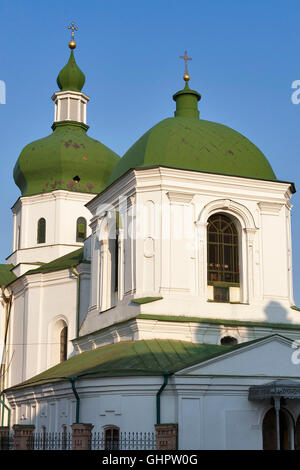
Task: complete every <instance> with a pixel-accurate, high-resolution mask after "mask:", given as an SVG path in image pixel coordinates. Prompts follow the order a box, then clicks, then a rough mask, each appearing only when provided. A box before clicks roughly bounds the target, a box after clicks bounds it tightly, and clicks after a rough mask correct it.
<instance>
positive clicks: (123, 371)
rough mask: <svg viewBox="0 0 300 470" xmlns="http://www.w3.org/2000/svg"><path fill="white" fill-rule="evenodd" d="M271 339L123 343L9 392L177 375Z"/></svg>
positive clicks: (85, 354)
mask: <svg viewBox="0 0 300 470" xmlns="http://www.w3.org/2000/svg"><path fill="white" fill-rule="evenodd" d="M272 336H280V335H270V336H266V337H264V338H258V339H254V340H252V341H248V342H245V343H240V344H236V345H234V346H222V345H217V344H196V343H191V342H187V341H178V340H167V339H165V340H163V339H152V340H139V341H122V342H120V343H114V344H109V345H106V346H102V347H100V348H97V349H93V350H91V351H86V352H83V353H81V354H78V355H76V356H73V357H72V358H70V359H68V360H67V361H64V362H62V363H60V364H58V365H56V366H54V367H52V368H51V369H48V370H46V371H45V372H42V373H41V374H38V375H36V376H35V377H32V378H31V379H29V380H26V381H25V382H22V383H20V384H18V385H15V386H13V387H11V388H9V389H7V391H8V390H15V389H18V388H25V387H32V386H35V385H43V384H46V383H49V382H58V381H62V380H68V379H71V378H78V379H88V378H97V377H98V378H100V377H122V376H123V377H124V376H153V375H162V373H163V372H164V373H168V374H170V375H171V374H174V373H175V372H178V371H180V370H182V369H185V368H187V367H191V366H193V365H196V364H198V363H201V362H204V361H206V360H208V359H211V358H213V357H217V356H220V355H222V354H225V353H227V352H229V351H232V350H235V349H241V348H244V347H246V346H248V345H250V344H254V343H259V342H260V341H264V340H266V339H267V338H270V337H272Z"/></svg>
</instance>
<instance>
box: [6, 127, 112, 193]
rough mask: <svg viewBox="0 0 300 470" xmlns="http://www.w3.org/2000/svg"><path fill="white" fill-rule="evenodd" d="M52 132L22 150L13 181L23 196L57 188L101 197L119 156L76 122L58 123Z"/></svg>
mask: <svg viewBox="0 0 300 470" xmlns="http://www.w3.org/2000/svg"><path fill="white" fill-rule="evenodd" d="M52 128H53V133H52V134H51V135H49V136H47V137H44V138H43V139H39V140H36V141H34V142H32V143H30V144H28V145H26V147H25V148H24V149H23V150H22V152H21V154H20V156H19V158H18V161H17V163H16V165H15V168H14V180H15V183H16V184H17V186H19V188H20V190H21V193H22V196H29V195H33V194H39V193H44V192H50V191H53V190H55V189H65V190H68V191H77V192H85V193H93V194H98V193H99V192H101V191H103V189H104V188H105V187H106V186H107V183H108V179H109V177H110V175H111V173H112V171H113V169H114V167H115V166H116V164H117V162H118V161H119V159H120V157H119V156H118V155H117V154H116V153H114V152H113V151H112V150H110V149H109V148H107V147H106V146H105V145H103V144H101V143H100V142H98V141H97V140H95V139H92V138H91V137H89V136H88V135H87V134H86V131H87V129H88V126H86V125H85V124H82V123H79V122H74V121H61V122H56V123H55V124H53V126H52Z"/></svg>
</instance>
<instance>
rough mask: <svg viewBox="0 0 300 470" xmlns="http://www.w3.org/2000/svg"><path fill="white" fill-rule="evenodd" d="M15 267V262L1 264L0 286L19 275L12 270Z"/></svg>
mask: <svg viewBox="0 0 300 470" xmlns="http://www.w3.org/2000/svg"><path fill="white" fill-rule="evenodd" d="M13 267H14V265H13V264H0V286H2V287H3V286H7V284H9V283H10V282H12V281H14V280H15V279H17V276H15V275H14V273H13V272H11V269H13Z"/></svg>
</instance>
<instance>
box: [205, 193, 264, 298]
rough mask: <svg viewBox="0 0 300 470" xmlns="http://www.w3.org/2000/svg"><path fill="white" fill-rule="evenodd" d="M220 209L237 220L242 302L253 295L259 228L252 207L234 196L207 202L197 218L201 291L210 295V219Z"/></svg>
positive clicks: (206, 295)
mask: <svg viewBox="0 0 300 470" xmlns="http://www.w3.org/2000/svg"><path fill="white" fill-rule="evenodd" d="M217 213H221V214H222V213H223V214H224V215H227V216H229V217H230V218H232V219H233V220H234V222H235V223H236V229H237V231H238V238H239V265H240V303H250V302H251V300H252V298H253V295H254V294H253V268H254V267H253V243H254V237H255V233H256V231H257V230H258V228H257V226H256V224H255V221H254V218H253V215H252V214H251V212H250V211H249V209H248V208H247V207H246V206H244V205H242V204H240V203H238V202H235V201H232V200H231V199H217V200H214V201H211V202H209V203H208V204H206V205H205V206H204V207H203V208H202V210H201V211H200V213H199V216H198V219H197V221H196V227H197V240H198V266H199V274H198V281H199V282H198V285H199V295H200V296H201V297H203V298H205V299H208V285H207V223H208V219H209V218H210V217H211V216H212V215H214V214H217Z"/></svg>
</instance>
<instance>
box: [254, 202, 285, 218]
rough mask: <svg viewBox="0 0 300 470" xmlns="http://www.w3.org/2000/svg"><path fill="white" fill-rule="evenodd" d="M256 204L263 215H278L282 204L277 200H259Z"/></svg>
mask: <svg viewBox="0 0 300 470" xmlns="http://www.w3.org/2000/svg"><path fill="white" fill-rule="evenodd" d="M258 206H259V208H260V212H261V214H263V215H264V214H265V215H278V214H279V212H280V211H281V209H282V207H283V206H284V204H283V203H278V202H259V203H258Z"/></svg>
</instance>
